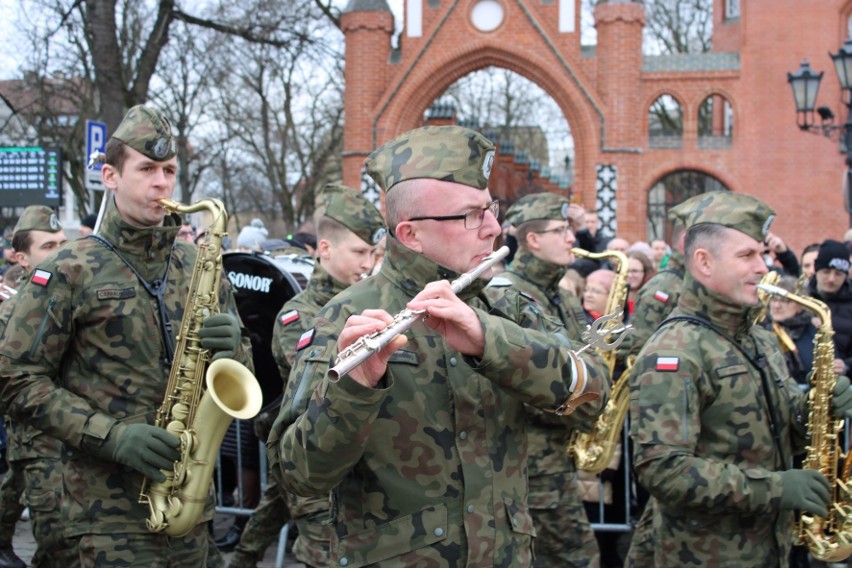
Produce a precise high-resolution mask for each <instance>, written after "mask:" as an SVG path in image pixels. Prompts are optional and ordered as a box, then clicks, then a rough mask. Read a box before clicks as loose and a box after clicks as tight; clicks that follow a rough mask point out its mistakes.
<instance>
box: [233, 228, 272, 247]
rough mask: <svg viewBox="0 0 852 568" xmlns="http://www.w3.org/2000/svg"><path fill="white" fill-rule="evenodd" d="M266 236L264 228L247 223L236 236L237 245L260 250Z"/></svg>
mask: <svg viewBox="0 0 852 568" xmlns="http://www.w3.org/2000/svg"><path fill="white" fill-rule="evenodd" d="M266 238H267V234H266V229H261V228H259V227H254V226H252V225H248V226H246V227H243V228H242V230H241V231H240V234H239V235H238V236H237V246H238V247H240V248H247V249H252V250H261V243H262V242H263V241H265V240H266Z"/></svg>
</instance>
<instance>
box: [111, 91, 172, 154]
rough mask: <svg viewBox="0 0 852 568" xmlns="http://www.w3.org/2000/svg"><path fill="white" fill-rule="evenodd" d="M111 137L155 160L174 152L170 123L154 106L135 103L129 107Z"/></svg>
mask: <svg viewBox="0 0 852 568" xmlns="http://www.w3.org/2000/svg"><path fill="white" fill-rule="evenodd" d="M112 137H113V138H115V139H116V140H121V141H122V142H124V143H125V144H127V145H128V146H130V147H131V148H133V149H134V150H136V151H137V152H141V153H142V154H144V155H146V156H148V157H149V158H151V159H152V160H155V161H157V162H164V161H166V160H168V159H170V158H172V157H173V156H174V155H175V153H176V144H175V138H174V134H173V132H172V125H171V124H170V123H169V119H167V118H166V117H165V115H164V114H163V113H162V112H160V111H159V110H157V109H156V108H154V107H150V106H146V105H136V106H135V107H133V108H131V109H130V110H129V111H127V114H125V115H124V119H123V120H122V121H121V124H119V125H118V128H117V129H116V130H115V133H114V134H113V135H112Z"/></svg>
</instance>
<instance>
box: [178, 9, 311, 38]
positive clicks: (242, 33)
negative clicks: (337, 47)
mask: <svg viewBox="0 0 852 568" xmlns="http://www.w3.org/2000/svg"><path fill="white" fill-rule="evenodd" d="M172 14H173V15H174V17H175V18H176V19H178V20H181V21H184V22H186V23H187V24H193V25H196V26H200V27H202V28H208V29H211V30H216V31H217V32H222V33H225V34H228V35H233V36H237V37H241V38H243V39H244V40H246V41H249V42H251V43H259V44H263V45H271V46H272V47H289V46H290V44H291V42H290V41H283V40H278V39H272V38H268V37H264V36H261V35H257V34H256V33H254V31H252V29H251V28H238V27H234V26H231V25H228V24H223V23H220V22H214V21H212V20H208V19H205V18H199V17H196V16H193V15H190V14H187V13H186V12H183V11H181V10H174V11H173V12H172ZM294 35H295V36H296V37H297V38H298V39H300V40H302V41H308V42H311V41H312V40H311V38H309V37H308V36H306V35H304V34H301V33H294Z"/></svg>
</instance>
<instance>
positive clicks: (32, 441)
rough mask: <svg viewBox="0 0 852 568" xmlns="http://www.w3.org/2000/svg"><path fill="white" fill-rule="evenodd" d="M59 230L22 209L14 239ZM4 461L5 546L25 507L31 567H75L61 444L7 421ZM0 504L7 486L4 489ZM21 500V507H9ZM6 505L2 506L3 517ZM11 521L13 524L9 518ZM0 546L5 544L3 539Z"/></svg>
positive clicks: (6, 305)
mask: <svg viewBox="0 0 852 568" xmlns="http://www.w3.org/2000/svg"><path fill="white" fill-rule="evenodd" d="M61 230H62V226H61V225H60V224H59V220H58V219H57V217H56V213H54V211H53V210H52V209H50V208H49V207H44V206H40V205H33V206H30V207H27V208H26V210H24V213H23V214H22V215H21V218H20V219H19V220H18V223H17V224H16V225H15V230H14V234H19V233H21V232H24V231H44V232H49V233H58V232H59V231H61ZM16 299H17V296H13V297H12V298H10V299H9V300H7V301H5V302H3V304H0V333H2V331H3V330H4V329H5V328H6V325H7V323H8V321H9V316H10V315H11V313H12V307H13V305H14V302H15V300H16ZM6 428H7V431H8V449H7V457H8V460H9V467H10V470H11V471H10V473H9V478H8V481H9V482H10V483H9V485H10V486H11V487H12V492H11V493H10V496H9V499H8V505H10V506H11V507H10V509H9V513H10V514H8V515H5V514H4V515H3V516H4V517H5V518H4V523H3V525H4V526H3V532H4V533H5V532H6V531H7V530H8V531H10V532H9V533H8V538H9V542H11V537H12V535H13V534H14V531H15V524H16V522H17V520H18V518H19V517H20V514H21V510H22V508H23V507H24V506H26V507H29V510H30V518H31V519H32V531H33V536H34V537H35V540H36V543H37V544H38V548H37V549H36V552H35V555H33V558H32V561H31V565H32V566H35V567H39V566H61V567H62V568H67V567H68V566H74V565H76V564H77V563H78V554H77V543H76V542H75V541H74V540H72V539H66V538H64V536H63V530H64V529H63V526H62V518H61V512H60V501H61V498H62V463H61V458H62V443H61V442H59V440H57V439H55V438H51V437H50V436H47V435H46V434H44V433H43V432H41V431H39V430H37V429H35V428H32V427H30V426H27V425H26V424H22V423H20V422H18V421H15V420H11V419H8V420H7V421H6ZM3 494H4V499H3V500H4V501H7V499H5V496H6V482H5V481H4V485H3ZM22 494H23V498H24V500H23V504H22V505H18V504H14V505H13V504H12V502H11V498H12V497H14V499H15V500H16V501H17V500H19V498H20V497H21V495H22ZM5 505H7V503H6V502H4V511H6V509H5ZM13 515H14V518H13ZM3 540H5V535H4V538H3Z"/></svg>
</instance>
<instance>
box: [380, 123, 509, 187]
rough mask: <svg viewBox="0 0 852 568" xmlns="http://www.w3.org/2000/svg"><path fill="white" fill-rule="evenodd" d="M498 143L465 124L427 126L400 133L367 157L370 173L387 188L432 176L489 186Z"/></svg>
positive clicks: (467, 183) (444, 179) (475, 185)
mask: <svg viewBox="0 0 852 568" xmlns="http://www.w3.org/2000/svg"><path fill="white" fill-rule="evenodd" d="M493 164H494V144H492V143H491V141H490V140H488V139H487V138H486V137H484V136H483V135H482V134H480V133H478V132H475V131H473V130H470V129H468V128H463V127H461V126H424V127H422V128H417V129H415V130H411V131H409V132H406V133H405V134H401V135H400V136H397V137H396V138H394V139H393V140H391V141H389V142H386V143H385V144H384V145H382V146H381V147H379V148H377V149H376V150H375V151H374V152H373V153H372V154H370V156H369V157H368V158H367V162H366V166H367V173H368V174H370V177H372V178H373V179H374V180H375V181H376V183H377V184H379V187H381V188H382V189H383V190H385V191H390V189H391V188H392V187H393V186H394V185H396V184H398V183H399V182H401V181H404V180H407V179H418V178H429V179H437V180H442V181H451V182H454V183H460V184H464V185H467V186H470V187H475V188H476V189H485V188H486V187H488V177H489V176H490V175H491V166H492V165H493Z"/></svg>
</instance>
